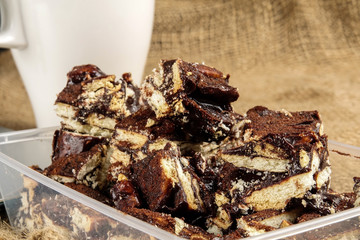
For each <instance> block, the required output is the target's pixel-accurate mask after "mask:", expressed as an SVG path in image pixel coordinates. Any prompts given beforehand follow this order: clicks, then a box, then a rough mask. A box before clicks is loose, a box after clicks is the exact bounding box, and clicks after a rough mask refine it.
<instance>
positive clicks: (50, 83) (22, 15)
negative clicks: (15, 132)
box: [0, 0, 155, 127]
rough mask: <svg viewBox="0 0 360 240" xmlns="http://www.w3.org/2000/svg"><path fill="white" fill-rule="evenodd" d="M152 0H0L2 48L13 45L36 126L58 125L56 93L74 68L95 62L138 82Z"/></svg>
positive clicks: (149, 29)
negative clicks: (131, 77)
mask: <svg viewBox="0 0 360 240" xmlns="http://www.w3.org/2000/svg"><path fill="white" fill-rule="evenodd" d="M154 1H155V0H131V1H129V0H61V1H60V0H0V10H1V25H2V26H1V30H0V47H3V48H11V52H12V55H13V57H14V60H15V63H16V66H17V69H18V70H19V73H20V75H21V78H22V80H23V82H24V85H25V88H26V90H27V93H28V95H29V98H30V101H31V104H32V106H33V111H34V114H35V119H36V124H37V127H47V126H57V125H59V123H60V119H59V118H58V117H57V116H56V114H55V111H54V102H55V99H56V94H57V93H59V92H60V91H61V90H62V89H63V88H64V87H65V85H66V80H67V78H66V74H67V72H69V71H70V70H71V69H72V67H74V66H76V65H82V64H95V65H97V66H98V67H99V68H100V69H102V71H103V72H105V73H107V74H115V75H116V76H117V77H118V78H119V77H121V75H122V73H124V72H131V73H132V76H133V80H134V82H135V83H136V84H140V82H141V78H142V75H143V70H144V67H145V63H146V59H147V54H148V50H149V46H150V41H151V34H152V26H153V18H154V7H155V3H154Z"/></svg>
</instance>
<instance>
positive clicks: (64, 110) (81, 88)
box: [55, 65, 140, 137]
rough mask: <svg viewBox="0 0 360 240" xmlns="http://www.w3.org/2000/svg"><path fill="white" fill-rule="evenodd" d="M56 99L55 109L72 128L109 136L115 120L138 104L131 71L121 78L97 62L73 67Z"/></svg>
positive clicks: (137, 92)
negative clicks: (105, 70) (108, 72)
mask: <svg viewBox="0 0 360 240" xmlns="http://www.w3.org/2000/svg"><path fill="white" fill-rule="evenodd" d="M67 77H68V81H67V84H66V87H65V88H64V89H63V90H62V91H61V92H60V93H59V94H58V97H57V99H56V102H55V105H56V113H57V115H58V116H60V117H61V118H62V119H63V124H64V125H65V126H64V127H65V128H67V129H71V130H73V131H77V132H82V133H89V134H92V135H103V136H107V137H110V136H111V133H112V131H113V130H114V127H115V125H116V123H117V122H118V121H119V120H121V119H122V118H124V117H126V116H129V115H130V114H131V113H134V112H136V111H137V110H138V108H139V93H140V91H139V89H138V87H136V86H134V85H133V83H132V80H131V75H130V74H123V76H122V78H121V79H119V80H116V79H115V76H114V75H106V74H105V73H103V72H102V71H101V70H100V69H99V68H98V67H96V66H94V65H82V66H76V67H74V68H73V69H72V70H71V71H70V72H69V73H68V74H67Z"/></svg>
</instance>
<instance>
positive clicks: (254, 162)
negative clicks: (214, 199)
mask: <svg viewBox="0 0 360 240" xmlns="http://www.w3.org/2000/svg"><path fill="white" fill-rule="evenodd" d="M245 121H246V123H245V124H244V128H243V130H242V131H243V134H242V136H241V141H240V142H239V141H237V143H236V144H233V145H231V144H229V143H225V145H224V146H223V148H224V149H223V150H221V153H220V158H221V159H222V160H223V161H224V162H225V164H224V166H223V170H222V172H226V174H224V175H225V176H224V178H223V179H222V181H221V182H220V192H222V193H224V194H226V195H228V196H230V197H231V198H230V201H231V204H232V205H235V206H237V208H238V209H239V210H240V209H241V210H255V211H262V210H266V209H284V208H285V207H286V205H287V203H288V202H289V201H290V200H291V199H292V198H302V197H303V196H304V195H305V194H306V193H307V192H308V191H310V190H312V189H315V190H316V189H321V188H325V189H327V188H328V184H329V182H330V163H329V159H328V151H327V138H326V136H325V135H324V134H323V133H322V123H321V120H320V117H319V115H318V113H317V112H316V111H310V112H285V111H272V110H269V109H267V108H265V107H255V108H252V109H250V110H249V111H248V112H247V113H246V116H245ZM228 145H230V146H228Z"/></svg>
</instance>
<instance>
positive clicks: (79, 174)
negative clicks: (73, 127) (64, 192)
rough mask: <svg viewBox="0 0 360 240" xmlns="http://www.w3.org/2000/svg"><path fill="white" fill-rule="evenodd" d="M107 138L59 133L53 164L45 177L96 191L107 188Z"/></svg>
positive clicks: (57, 134) (54, 144) (54, 141)
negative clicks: (105, 170) (78, 184)
mask: <svg viewBox="0 0 360 240" xmlns="http://www.w3.org/2000/svg"><path fill="white" fill-rule="evenodd" d="M106 144H107V139H106V138H102V137H96V136H90V135H87V134H81V133H74V132H69V131H66V130H64V129H60V130H59V131H56V132H55V134H54V139H53V154H52V164H51V165H50V166H48V167H47V168H46V169H44V171H43V174H44V175H46V176H48V177H50V178H52V179H54V180H56V181H58V182H61V183H82V184H85V185H87V186H91V187H92V188H97V187H100V188H102V187H103V186H104V185H105V182H104V181H105V178H106V175H105V174H103V172H104V171H103V170H102V169H103V168H104V167H105V156H106V149H107V147H106Z"/></svg>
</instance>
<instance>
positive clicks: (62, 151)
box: [52, 129, 107, 161]
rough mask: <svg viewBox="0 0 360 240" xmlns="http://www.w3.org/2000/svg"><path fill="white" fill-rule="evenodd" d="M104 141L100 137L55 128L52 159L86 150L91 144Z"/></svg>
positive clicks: (103, 142)
mask: <svg viewBox="0 0 360 240" xmlns="http://www.w3.org/2000/svg"><path fill="white" fill-rule="evenodd" d="M106 142H107V140H106V139H105V138H102V137H95V136H90V135H82V134H79V133H73V132H69V131H65V130H63V129H60V130H56V131H55V133H54V138H53V153H52V161H56V160H57V159H58V158H62V157H66V156H69V155H72V154H78V153H82V152H87V151H89V150H90V149H91V148H92V147H93V146H95V145H97V144H106Z"/></svg>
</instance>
